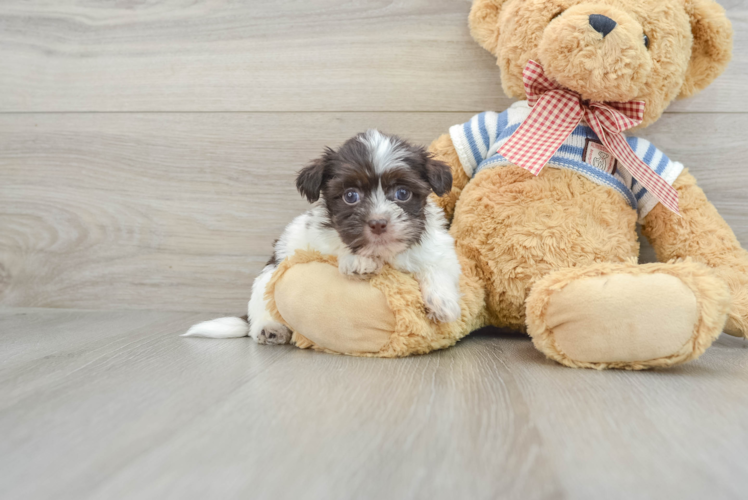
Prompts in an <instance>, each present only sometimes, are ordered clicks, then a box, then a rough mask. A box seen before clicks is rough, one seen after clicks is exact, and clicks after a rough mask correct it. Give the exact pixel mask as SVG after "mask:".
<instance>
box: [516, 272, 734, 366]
mask: <svg viewBox="0 0 748 500" xmlns="http://www.w3.org/2000/svg"><path fill="white" fill-rule="evenodd" d="M623 266H624V267H625V265H623ZM659 266H662V265H659ZM671 266H672V267H670V268H669V272H652V273H647V272H641V270H642V269H643V268H642V267H639V269H638V270H637V271H638V272H631V273H626V272H621V273H610V274H607V273H598V275H594V273H590V272H588V271H587V272H585V271H579V270H567V271H561V272H559V274H560V275H561V276H560V279H558V278H557V279H554V276H553V275H551V276H549V277H548V278H550V279H545V280H543V281H541V282H539V283H538V284H537V286H536V288H535V289H533V291H532V293H531V297H530V298H529V299H528V327H529V328H528V331H529V333H530V335H531V336H532V337H533V341H534V343H535V345H536V347H538V348H539V349H540V350H541V351H543V352H544V353H545V354H546V355H548V356H549V357H551V358H552V359H555V360H556V361H559V362H561V363H563V364H565V365H567V366H574V367H585V368H627V369H643V368H649V367H655V366H671V365H674V364H677V363H681V362H684V361H688V360H690V359H693V358H695V357H697V356H698V355H700V354H701V353H702V352H703V351H704V350H705V349H706V348H707V347H708V346H709V345H711V343H712V342H713V341H714V339H715V338H716V337H717V336H718V335H719V333H720V332H721V329H722V326H723V325H724V321H725V318H726V316H725V314H726V310H727V307H728V303H729V298H728V296H727V295H728V294H727V291H726V290H725V289H724V286H723V284H721V282H720V281H719V280H717V279H716V278H715V277H713V276H711V275H709V274H708V273H707V272H704V273H703V274H700V273H699V272H695V273H694V269H695V270H696V271H702V269H699V265H697V264H694V263H684V264H682V265H678V264H673V265H671ZM679 266H680V267H679ZM694 266H696V267H694ZM634 267H637V266H634ZM622 270H624V269H622ZM679 271H680V272H682V273H683V276H682V277H683V278H684V279H681V277H679ZM564 273H566V275H565V276H564ZM574 274H578V276H574ZM697 297H698V298H697Z"/></svg>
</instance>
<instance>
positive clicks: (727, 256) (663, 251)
mask: <svg viewBox="0 0 748 500" xmlns="http://www.w3.org/2000/svg"><path fill="white" fill-rule="evenodd" d="M673 186H674V187H675V188H676V190H677V191H678V203H679V206H680V216H678V215H676V214H674V213H673V212H671V211H670V210H668V209H667V208H665V207H664V206H662V205H661V204H658V205H657V206H656V207H655V208H653V209H652V211H651V212H649V214H647V216H646V217H645V218H644V224H643V227H642V233H643V234H644V235H645V236H646V237H647V239H648V240H649V241H650V243H651V244H652V246H653V247H654V249H655V251H656V252H657V258H658V260H660V261H661V262H666V261H669V260H671V259H678V258H685V257H692V258H694V259H696V260H698V261H701V262H704V263H706V264H708V265H709V266H710V267H712V268H713V269H714V271H715V273H716V274H717V275H718V276H719V277H720V278H722V279H723V280H724V281H725V282H727V283H728V285H729V287H730V291H731V293H732V307H731V309H730V314H729V318H728V320H727V324H726V326H725V331H726V332H727V333H730V334H733V335H737V336H746V334H747V333H748V252H747V251H746V250H744V249H743V248H741V246H740V242H738V239H737V238H736V237H735V233H733V232H732V229H730V226H729V225H728V224H727V222H725V220H724V219H723V218H722V216H720V215H719V213H718V212H717V209H716V208H715V207H714V205H712V204H711V203H710V202H709V200H707V198H706V195H705V194H704V191H702V190H701V188H700V187H699V186H698V185H696V179H695V178H694V177H693V176H692V175H691V174H689V173H688V170H684V171H683V172H682V173H681V174H680V176H679V177H678V178H677V179H676V181H675V182H674V183H673Z"/></svg>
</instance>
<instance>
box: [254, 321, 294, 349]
mask: <svg viewBox="0 0 748 500" xmlns="http://www.w3.org/2000/svg"><path fill="white" fill-rule="evenodd" d="M291 335H292V332H291V330H289V329H288V327H286V326H285V325H281V324H280V323H276V322H275V321H273V322H270V323H265V324H264V325H261V326H259V327H257V328H253V329H252V330H251V331H250V335H249V336H250V337H252V338H253V339H255V341H256V342H257V343H258V344H274V345H277V344H288V343H289V342H291Z"/></svg>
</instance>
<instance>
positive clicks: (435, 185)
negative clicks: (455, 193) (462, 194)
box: [426, 153, 452, 196]
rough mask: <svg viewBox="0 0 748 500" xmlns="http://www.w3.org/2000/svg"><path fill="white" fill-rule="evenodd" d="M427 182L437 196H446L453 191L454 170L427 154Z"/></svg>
mask: <svg viewBox="0 0 748 500" xmlns="http://www.w3.org/2000/svg"><path fill="white" fill-rule="evenodd" d="M426 181H427V182H428V183H429V186H431V189H433V190H434V193H436V196H444V195H445V194H447V193H449V192H450V191H451V190H452V169H450V168H449V165H447V164H446V163H444V162H443V161H439V160H436V159H434V157H433V156H431V154H430V153H426Z"/></svg>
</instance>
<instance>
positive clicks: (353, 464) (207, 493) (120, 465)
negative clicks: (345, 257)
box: [0, 309, 748, 500]
mask: <svg viewBox="0 0 748 500" xmlns="http://www.w3.org/2000/svg"><path fill="white" fill-rule="evenodd" d="M210 316H211V315H210V314H205V313H201V314H190V313H180V312H154V311H76V310H66V311H65V310H52V309H6V310H4V311H0V331H1V332H2V335H3V345H2V348H3V363H2V366H0V393H2V394H3V397H2V398H1V399H0V429H2V431H3V436H4V437H3V439H2V440H0V471H2V481H0V497H1V498H7V499H40V498H50V499H52V498H54V499H56V500H62V499H75V500H80V499H88V498H96V499H99V498H103V499H112V498H137V499H150V498H152V499H193V498H194V499H197V498H222V499H233V498H268V499H279V498H320V499H350V498H362V499H369V498H376V499H386V498H423V499H442V498H444V499H447V498H475V499H494V498H518V499H535V498H585V499H586V498H622V499H623V498H626V499H630V498H642V499H643V498H658V499H661V498H680V499H697V498H698V499H703V498H714V499H727V498H734V499H739V498H745V492H746V490H747V489H748V460H747V458H748V452H747V450H748V423H747V422H748V390H746V387H747V386H746V381H747V380H748V343H746V342H745V341H743V340H738V339H735V338H732V337H727V336H723V337H722V338H720V339H719V340H718V341H717V343H716V345H715V346H713V347H712V348H711V349H710V350H709V351H708V352H707V353H706V354H705V355H704V356H703V357H701V358H700V359H699V360H697V361H695V362H693V363H690V364H688V365H685V366H681V367H678V368H676V369H673V370H668V371H653V372H636V373H629V372H617V371H608V372H594V371H582V370H571V369H567V368H562V367H559V366H558V365H556V364H554V363H552V362H550V361H548V360H546V359H545V358H543V356H542V355H541V354H540V353H538V352H537V351H536V350H535V349H534V348H533V347H532V345H531V343H530V342H529V341H528V340H527V339H526V338H524V337H522V336H518V335H512V334H506V333H501V332H497V331H492V332H479V333H477V334H476V335H474V336H471V337H469V338H468V339H466V340H465V341H463V342H461V343H460V344H458V345H457V346H456V347H455V348H453V349H449V350H446V351H442V352H438V353H433V354H430V355H427V356H419V357H413V358H408V359H397V360H382V359H358V358H349V357H343V356H334V355H327V354H320V353H314V352H309V351H302V350H299V349H295V348H293V347H289V346H282V347H273V346H259V345H256V344H254V343H253V342H251V341H249V340H248V339H231V340H223V341H217V340H209V339H183V338H180V337H178V336H177V334H178V333H180V332H183V331H184V330H185V329H186V328H187V327H188V326H189V325H190V324H192V323H193V322H195V321H197V320H201V319H205V318H209V317H210Z"/></svg>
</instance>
